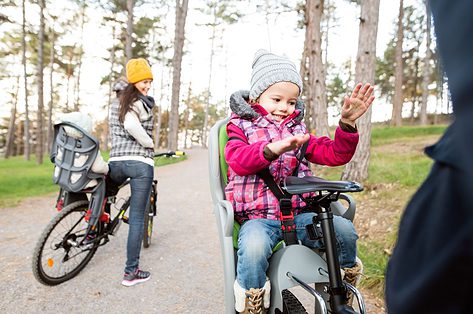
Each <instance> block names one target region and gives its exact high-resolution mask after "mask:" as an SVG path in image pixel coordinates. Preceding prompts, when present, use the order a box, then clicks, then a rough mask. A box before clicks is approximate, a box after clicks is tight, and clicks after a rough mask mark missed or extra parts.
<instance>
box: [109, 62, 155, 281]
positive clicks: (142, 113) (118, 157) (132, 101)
mask: <svg viewBox="0 0 473 314" xmlns="http://www.w3.org/2000/svg"><path fill="white" fill-rule="evenodd" d="M126 76H127V79H128V83H129V84H128V86H127V87H126V88H125V90H124V91H123V93H122V95H121V97H120V101H119V102H114V103H112V106H111V110H110V119H109V120H110V121H109V122H110V137H111V141H112V148H111V151H110V159H109V166H110V176H111V179H112V180H113V181H115V182H117V183H121V182H124V181H125V180H126V179H127V178H130V179H131V181H130V187H131V201H130V212H129V221H128V222H129V231H128V242H127V259H126V264H125V274H124V276H123V281H122V284H123V285H124V286H133V285H135V284H137V283H140V282H145V281H147V280H148V279H149V278H150V275H151V274H150V272H147V271H143V270H141V269H139V260H140V251H141V241H142V239H143V228H144V227H143V225H144V215H145V208H146V205H147V202H148V200H149V195H150V192H151V185H152V181H153V174H154V159H153V155H154V143H153V139H152V134H153V125H154V123H153V122H154V121H153V112H152V111H153V106H154V99H153V98H152V97H150V96H148V91H149V89H150V87H151V83H152V81H153V74H152V72H151V67H150V66H149V64H148V62H147V61H146V60H145V59H142V58H138V59H130V60H129V61H128V63H127V65H126Z"/></svg>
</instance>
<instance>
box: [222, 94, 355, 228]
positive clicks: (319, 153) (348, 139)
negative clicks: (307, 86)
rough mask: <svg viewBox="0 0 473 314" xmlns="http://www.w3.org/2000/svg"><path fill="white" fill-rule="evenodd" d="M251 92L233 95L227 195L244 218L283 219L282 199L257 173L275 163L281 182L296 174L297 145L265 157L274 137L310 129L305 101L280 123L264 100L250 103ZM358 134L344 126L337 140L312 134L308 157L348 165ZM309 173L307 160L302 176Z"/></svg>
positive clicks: (296, 202)
mask: <svg viewBox="0 0 473 314" xmlns="http://www.w3.org/2000/svg"><path fill="white" fill-rule="evenodd" d="M247 95H248V94H247V92H237V93H234V94H233V95H232V96H231V98H230V106H231V108H232V111H233V114H232V116H231V118H230V121H229V122H228V124H227V133H228V137H229V140H228V143H227V145H226V146H225V158H226V160H227V162H228V165H229V169H228V185H227V187H226V188H225V195H226V198H227V200H229V201H230V202H231V203H232V204H233V209H234V211H235V218H236V219H237V221H238V222H240V223H242V222H244V221H245V220H248V219H258V218H266V219H273V220H278V219H279V212H280V211H279V202H278V200H277V198H276V197H275V196H274V195H273V193H272V192H271V190H270V189H269V188H268V187H267V186H266V184H265V183H264V181H263V180H262V179H261V178H260V177H259V176H258V175H256V173H257V172H258V171H260V170H262V169H264V168H267V167H269V171H270V173H271V175H272V176H273V177H274V180H275V181H276V182H277V183H279V182H281V180H282V179H283V178H285V177H287V176H290V175H292V173H293V171H294V169H295V168H296V166H297V162H298V161H297V155H296V154H297V152H298V151H297V150H296V151H289V152H286V153H284V154H282V155H281V156H279V158H278V159H276V160H274V161H272V162H270V161H268V160H266V159H265V158H264V156H263V149H264V147H265V146H266V145H267V144H268V143H270V142H272V141H278V140H280V139H283V138H285V137H288V136H291V135H296V134H305V133H307V129H306V127H305V125H304V123H303V122H301V120H302V116H303V112H302V111H303V104H302V103H298V105H297V106H296V108H297V110H296V111H295V112H294V113H293V114H292V115H291V116H290V117H288V118H286V119H285V120H284V121H283V122H282V123H281V124H280V125H277V124H275V123H274V122H273V121H272V120H271V119H268V118H267V112H266V111H265V110H264V109H263V108H262V107H261V106H259V105H253V106H250V105H249V104H248V103H247ZM358 138H359V137H358V133H349V132H344V131H343V130H342V129H341V128H340V127H338V128H337V129H336V131H335V139H334V140H331V139H330V138H328V137H325V136H323V137H319V138H316V137H315V136H313V135H311V136H310V139H309V145H308V147H307V151H306V154H305V159H307V160H308V161H310V162H312V163H316V164H319V165H327V166H340V165H344V164H346V163H347V162H349V161H350V159H351V158H352V157H353V154H354V153H355V149H356V145H357V144H358ZM307 175H312V173H311V171H310V169H309V168H308V166H307V164H306V161H305V160H304V161H303V162H302V164H301V165H300V167H299V173H298V176H299V177H303V176H307ZM303 205H304V203H303V202H302V200H300V198H299V197H298V196H294V197H293V208H299V207H301V206H303ZM296 214H297V211H296Z"/></svg>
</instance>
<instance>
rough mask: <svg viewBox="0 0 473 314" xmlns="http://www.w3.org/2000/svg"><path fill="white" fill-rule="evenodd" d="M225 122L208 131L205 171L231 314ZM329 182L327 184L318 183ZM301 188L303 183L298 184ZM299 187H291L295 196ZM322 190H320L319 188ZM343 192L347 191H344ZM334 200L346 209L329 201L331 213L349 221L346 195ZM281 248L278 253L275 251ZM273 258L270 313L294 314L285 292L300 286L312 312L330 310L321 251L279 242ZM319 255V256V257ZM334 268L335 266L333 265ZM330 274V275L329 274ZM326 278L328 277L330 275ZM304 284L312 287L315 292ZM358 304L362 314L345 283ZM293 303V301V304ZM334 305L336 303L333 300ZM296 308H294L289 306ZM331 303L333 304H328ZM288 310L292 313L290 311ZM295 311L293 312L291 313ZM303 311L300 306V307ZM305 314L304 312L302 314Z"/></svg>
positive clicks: (234, 232)
mask: <svg viewBox="0 0 473 314" xmlns="http://www.w3.org/2000/svg"><path fill="white" fill-rule="evenodd" d="M228 120H229V119H228V118H227V119H223V120H220V121H217V123H216V124H215V125H214V126H213V127H212V128H211V130H210V135H209V155H210V156H209V171H210V187H211V196H212V201H213V206H214V213H215V216H216V219H217V228H218V233H219V238H220V243H221V251H222V256H223V270H224V296H225V313H227V314H230V313H235V298H234V292H233V284H234V281H235V277H236V266H235V265H236V258H237V256H236V254H235V253H236V251H235V248H236V243H235V242H236V241H235V240H236V237H237V236H238V229H239V228H238V227H239V226H238V224H237V223H235V221H234V216H233V215H234V213H233V207H232V204H231V203H230V202H229V201H227V200H226V199H225V192H224V190H225V186H226V184H227V169H228V165H227V164H226V161H225V158H224V147H225V144H226V142H227V140H228V136H227V133H226V125H227V122H228ZM322 182H325V183H327V184H328V183H329V181H324V180H323V181H322ZM302 186H304V184H303V185H302ZM331 186H332V187H335V188H337V189H340V188H341V189H343V188H344V185H343V184H338V185H337V184H333V185H331ZM298 190H300V188H299V189H298V188H294V189H293V192H294V193H293V194H296V192H298ZM321 190H323V189H321ZM346 191H350V190H349V189H347V190H346ZM336 195H337V199H343V200H344V201H345V202H346V203H347V206H344V205H343V204H342V203H341V202H340V201H330V202H329V203H328V204H329V207H330V209H331V212H333V213H334V214H336V215H340V216H343V217H345V218H347V219H350V220H352V221H353V218H354V215H355V208H356V205H355V201H354V199H353V198H352V197H351V196H349V195H347V194H340V193H339V192H337V193H336ZM280 248H282V249H281V250H279V249H280ZM275 251H277V252H276V253H274V254H273V257H272V258H271V259H270V266H269V269H268V272H267V275H268V277H269V279H270V282H271V306H270V311H269V312H270V313H295V312H297V311H298V310H300V309H301V308H300V307H299V306H302V305H300V303H299V302H298V300H297V299H295V297H294V295H292V294H291V293H290V291H288V290H287V289H289V288H291V287H294V286H297V285H300V286H302V287H303V288H304V289H306V290H308V291H309V292H310V293H311V294H312V295H313V296H314V297H315V298H316V301H315V312H316V313H328V310H329V309H330V302H331V301H330V300H329V299H330V296H329V294H328V293H326V289H330V287H331V285H330V283H329V281H330V280H329V271H328V267H327V262H326V259H325V257H324V256H323V255H324V254H322V252H315V251H313V250H311V249H309V248H307V247H305V246H303V245H290V246H284V244H283V243H279V244H278V245H277V248H275V249H273V252H275ZM319 253H320V254H319ZM337 265H338V263H337ZM332 275H333V274H332ZM332 275H330V277H331V276H332ZM307 283H310V284H315V287H316V289H314V288H312V287H310V286H309V285H308V284H307ZM346 286H347V288H348V289H350V291H352V293H353V294H355V296H356V300H357V301H358V307H359V309H360V313H364V303H363V299H362V296H361V294H360V293H359V292H358V290H357V289H356V288H354V287H353V286H351V285H349V284H346ZM294 301H296V302H294ZM337 302H338V301H337ZM294 304H295V306H296V307H297V309H296V308H294V307H292V305H294ZM332 304H333V303H332ZM291 307H292V310H291ZM294 310H295V311H294ZM302 310H303V307H302ZM333 312H334V313H355V312H353V311H351V312H350V310H348V312H345V311H344V308H343V309H342V310H341V311H339V312H338V311H333ZM302 313H305V312H302Z"/></svg>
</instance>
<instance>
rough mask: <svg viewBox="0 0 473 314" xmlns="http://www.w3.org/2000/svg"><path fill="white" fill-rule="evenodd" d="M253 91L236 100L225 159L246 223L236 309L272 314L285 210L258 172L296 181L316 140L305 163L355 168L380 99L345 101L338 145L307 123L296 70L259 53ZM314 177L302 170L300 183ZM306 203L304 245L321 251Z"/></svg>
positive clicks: (342, 246)
mask: <svg viewBox="0 0 473 314" xmlns="http://www.w3.org/2000/svg"><path fill="white" fill-rule="evenodd" d="M252 70H253V71H252V77H251V89H250V91H249V93H248V92H237V93H234V94H233V95H232V96H231V98H230V107H231V109H232V111H233V114H232V116H231V118H230V121H229V122H228V124H227V133H228V137H229V140H228V143H227V145H226V147H225V158H226V160H227V162H228V165H229V173H228V179H229V183H228V185H227V187H226V189H225V193H226V197H227V199H228V200H229V201H230V202H231V203H232V204H233V208H234V210H235V218H236V220H237V221H238V222H239V223H240V224H241V229H240V233H239V235H238V252H237V254H238V263H237V278H236V280H235V284H234V293H235V309H236V310H237V311H238V312H243V311H245V310H250V309H251V310H253V311H255V313H260V312H262V311H264V310H263V306H264V308H269V296H270V283H269V280H268V279H267V278H266V271H267V269H268V265H269V264H268V259H269V257H270V256H271V250H272V247H273V246H274V245H275V244H276V243H278V242H279V241H280V240H282V233H281V229H280V222H279V221H278V218H279V203H278V200H277V198H276V197H275V196H274V195H273V194H272V192H271V190H270V189H269V188H268V187H266V186H265V184H264V181H263V180H262V179H261V178H259V177H258V176H257V174H256V173H257V172H258V171H260V170H262V169H264V168H268V167H269V171H270V173H271V175H272V176H273V177H274V180H275V181H276V182H278V183H279V182H280V181H281V180H282V179H283V178H285V177H287V176H289V175H291V174H292V172H293V171H294V169H295V167H296V166H297V163H298V161H297V157H296V153H297V152H298V148H299V147H301V146H302V145H303V144H304V143H305V142H307V141H309V144H308V147H307V151H306V154H305V158H306V159H307V160H308V161H310V162H312V163H316V164H321V165H328V166H340V165H343V164H346V163H347V162H349V161H350V159H351V158H352V156H353V154H354V153H355V149H356V146H357V143H358V133H357V129H356V125H355V121H356V119H357V118H359V117H360V116H361V115H363V114H364V113H365V112H366V110H368V108H369V106H370V105H371V103H372V102H373V100H374V96H372V94H373V89H374V88H373V87H372V86H370V85H369V84H366V85H365V86H363V87H362V84H358V85H357V86H356V87H355V89H354V91H353V93H352V95H351V97H350V98H349V97H345V99H344V103H343V107H342V111H341V119H340V122H339V127H338V128H337V130H336V131H335V139H334V140H331V139H330V138H328V137H319V138H316V137H315V136H313V135H310V134H308V133H307V129H306V126H305V125H304V123H303V122H302V118H303V103H302V102H301V101H300V100H299V97H300V95H301V92H302V79H301V77H300V75H299V73H298V72H297V70H296V67H295V65H294V63H292V62H291V61H290V60H288V59H287V58H284V57H280V56H277V55H274V54H272V53H269V52H267V51H265V50H259V51H258V52H256V55H255V58H254V61H253V66H252ZM307 175H311V172H310V169H309V168H308V167H307V165H306V164H304V163H301V165H300V167H299V173H298V176H300V177H302V176H307ZM301 202H302V201H301V199H300V198H299V197H294V198H293V204H296V206H295V212H294V214H295V217H294V220H295V224H296V226H297V236H298V239H299V240H301V242H302V243H303V244H304V245H307V246H309V247H313V248H319V247H320V246H321V242H320V241H313V240H309V239H308V238H307V235H306V233H305V226H306V225H308V224H311V223H312V217H313V216H314V215H315V214H314V213H300V214H299V211H298V208H300V207H301V205H302V204H301ZM333 223H334V226H335V232H336V238H337V248H338V252H339V260H340V266H341V267H342V268H346V269H347V270H350V268H353V267H356V265H357V264H356V262H355V259H356V240H357V238H358V236H357V234H356V232H355V229H354V226H353V224H352V222H351V221H349V220H347V219H345V218H342V217H340V216H334V220H333Z"/></svg>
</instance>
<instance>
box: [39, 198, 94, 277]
mask: <svg viewBox="0 0 473 314" xmlns="http://www.w3.org/2000/svg"><path fill="white" fill-rule="evenodd" d="M88 206H89V202H88V201H77V202H74V203H72V204H69V205H68V206H66V207H64V208H63V209H62V210H61V211H60V212H59V214H57V216H56V217H54V218H53V220H51V222H49V224H48V225H47V226H46V228H45V229H44V231H43V233H42V234H41V236H40V238H39V240H38V242H37V244H36V246H35V249H34V253H33V274H34V276H35V278H36V279H37V280H38V281H39V282H40V283H42V284H44V285H48V286H55V285H58V284H61V283H63V282H65V281H67V280H69V279H71V278H73V277H75V276H77V274H79V272H80V271H81V270H82V269H84V267H85V266H86V265H87V264H88V263H89V262H90V260H91V259H92V257H93V256H94V254H95V252H96V251H97V248H98V246H93V247H92V248H90V249H82V248H80V247H75V246H72V245H70V242H69V241H75V242H78V241H81V240H82V238H83V236H84V235H85V232H86V230H87V222H85V220H84V216H85V213H86V212H87V209H88ZM58 240H59V242H58ZM49 241H51V243H49ZM48 243H49V244H48ZM49 253H50V254H49ZM70 253H71V254H72V256H69V254H70ZM65 258H67V260H64V259H65ZM56 273H57V274H56Z"/></svg>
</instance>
